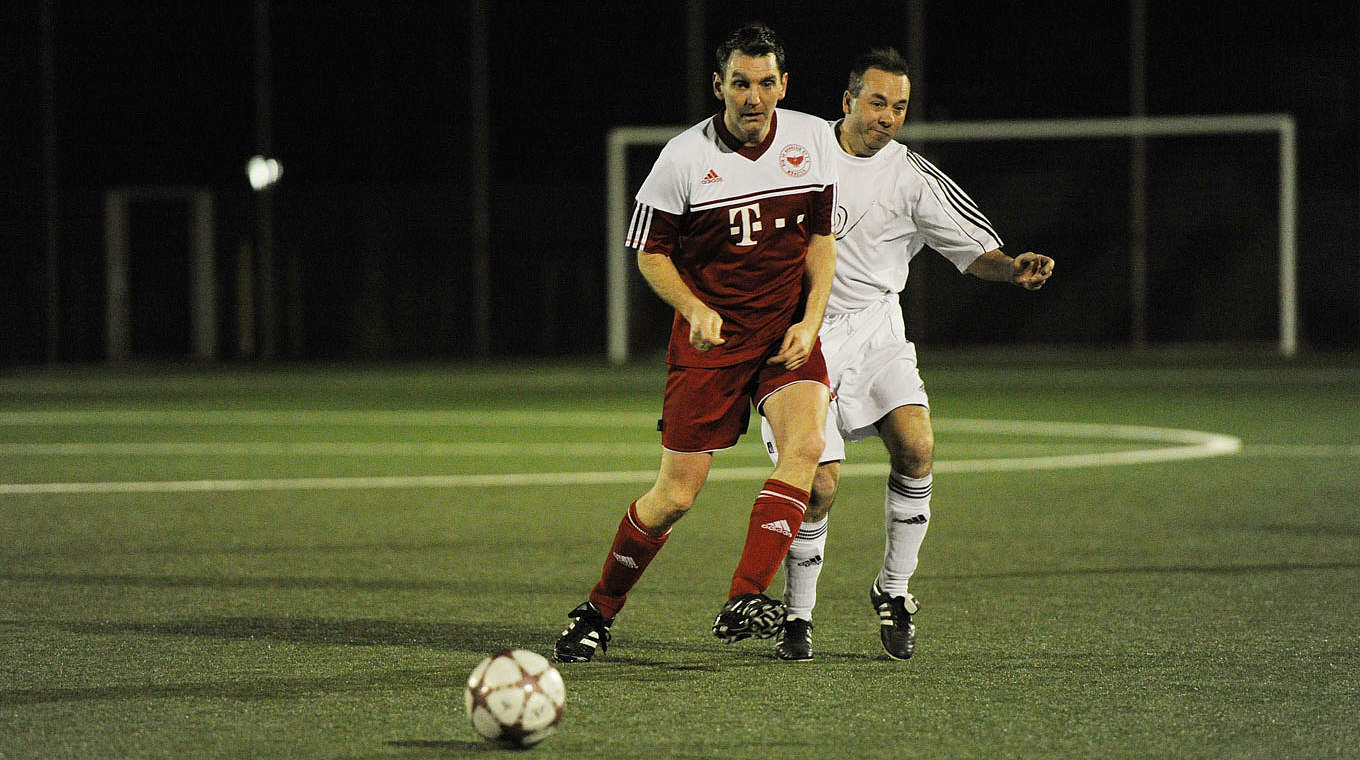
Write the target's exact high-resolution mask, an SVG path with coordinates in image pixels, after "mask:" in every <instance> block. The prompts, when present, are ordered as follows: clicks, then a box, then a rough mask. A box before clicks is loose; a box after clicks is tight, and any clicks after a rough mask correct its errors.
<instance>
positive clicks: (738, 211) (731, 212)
mask: <svg viewBox="0 0 1360 760" xmlns="http://www.w3.org/2000/svg"><path fill="white" fill-rule="evenodd" d="M737 217H741V223H740V224H739V225H738V226H734V227H732V228H731V232H732V234H733V235H740V236H741V240H738V241H737V245H755V244H756V241H755V239H754V238H752V237H751V233H752V232H760V226H761V225H760V204H759V203H750V204H747V205H745V206H736V207H733V208H729V209H728V210H727V221H728V222H729V223H731V224H734V225H737Z"/></svg>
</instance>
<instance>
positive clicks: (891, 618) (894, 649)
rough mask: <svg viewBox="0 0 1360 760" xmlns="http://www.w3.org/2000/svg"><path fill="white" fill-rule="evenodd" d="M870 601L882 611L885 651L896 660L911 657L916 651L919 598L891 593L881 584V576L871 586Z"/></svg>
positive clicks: (880, 624)
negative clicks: (916, 619)
mask: <svg viewBox="0 0 1360 760" xmlns="http://www.w3.org/2000/svg"><path fill="white" fill-rule="evenodd" d="M869 603H870V604H872V605H873V606H874V610H876V611H877V612H878V638H879V641H882V642H883V651H885V652H887V653H888V656H889V657H891V658H893V659H894V660H909V659H911V654H912V652H914V651H915V650H916V624H915V623H913V622H911V616H912V615H915V614H916V613H917V612H918V611H919V610H920V609H921V605H920V604H917V602H916V597H914V596H912V595H911V594H907V595H906V596H889V595H888V592H886V591H884V590H883V589H881V588H879V587H878V579H877V578H875V579H874V585H873V587H871V588H870V589H869Z"/></svg>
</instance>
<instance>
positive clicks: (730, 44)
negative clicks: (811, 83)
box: [714, 21, 786, 79]
mask: <svg viewBox="0 0 1360 760" xmlns="http://www.w3.org/2000/svg"><path fill="white" fill-rule="evenodd" d="M735 52H740V53H741V54H743V55H749V56H752V57H759V56H762V55H769V54H771V53H774V63H775V66H776V67H777V68H778V69H779V73H780V74H783V73H785V72H786V69H785V68H784V63H785V61H784V43H782V42H780V41H779V35H777V34H775V33H774V30H773V29H771V28H770V27H768V26H766V25H764V24H762V23H760V22H759V21H753V22H751V23H749V24H747V25H746V26H743V27H741V28H740V29H738V30H736V31H735V32H732V33H731V34H729V35H727V39H725V40H723V41H722V44H721V45H719V46H718V50H717V54H716V56H715V64H716V66H717V68H715V69H714V73H716V74H717V75H718V76H719V77H720V78H723V79H726V78H727V62H728V61H730V60H731V59H732V54H733V53H735Z"/></svg>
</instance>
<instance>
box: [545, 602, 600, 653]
mask: <svg viewBox="0 0 1360 760" xmlns="http://www.w3.org/2000/svg"><path fill="white" fill-rule="evenodd" d="M567 617H569V618H571V622H570V623H567V627H566V628H563V629H562V635H560V636H558V637H557V644H556V645H555V646H554V647H553V659H554V660H556V661H558V662H590V658H592V657H594V656H595V650H597V649H598V650H599V651H601V652H603V651H605V650H606V649H608V648H609V640H610V638H611V637H610V635H609V627H610V626H612V625H614V618H609V619H608V620H606V619H605V617H604V615H602V614H600V608H599V607H596V606H595V603H594V602H581V603H580V604H578V605H577V606H576V609H574V610H572V611H571V612H568V613H567Z"/></svg>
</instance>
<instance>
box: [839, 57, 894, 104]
mask: <svg viewBox="0 0 1360 760" xmlns="http://www.w3.org/2000/svg"><path fill="white" fill-rule="evenodd" d="M869 69H878V70H879V71H886V72H888V73H889V74H901V75H902V76H907V59H905V58H903V57H902V54H901V53H899V52H897V49H896V48H890V47H887V48H874V49H873V50H870V51H869V52H867V53H865V54H863V55H861V56H860V57H858V58H856V59H855V65H854V66H853V67H851V69H850V82H849V83H848V84H846V85H845V89H847V90H849V91H850V94H851V95H852V96H854V97H859V92H860V90H863V89H864V72H866V71H868V70H869Z"/></svg>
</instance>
